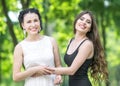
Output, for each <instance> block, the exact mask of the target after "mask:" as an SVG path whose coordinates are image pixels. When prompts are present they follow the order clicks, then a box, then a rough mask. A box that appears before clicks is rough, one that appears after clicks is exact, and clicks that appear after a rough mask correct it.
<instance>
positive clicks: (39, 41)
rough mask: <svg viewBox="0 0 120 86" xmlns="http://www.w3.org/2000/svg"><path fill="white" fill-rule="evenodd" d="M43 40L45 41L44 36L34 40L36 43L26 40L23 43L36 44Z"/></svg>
mask: <svg viewBox="0 0 120 86" xmlns="http://www.w3.org/2000/svg"><path fill="white" fill-rule="evenodd" d="M43 39H45V36H43V37H42V38H41V39H39V40H36V41H28V40H25V39H24V40H23V41H24V42H26V43H37V42H40V41H42V40H43Z"/></svg>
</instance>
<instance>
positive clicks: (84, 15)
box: [81, 13, 92, 20]
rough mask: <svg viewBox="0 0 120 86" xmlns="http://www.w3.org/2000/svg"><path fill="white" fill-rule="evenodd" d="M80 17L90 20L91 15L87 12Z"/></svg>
mask: <svg viewBox="0 0 120 86" xmlns="http://www.w3.org/2000/svg"><path fill="white" fill-rule="evenodd" d="M81 17H84V18H86V19H88V20H92V19H91V16H90V15H89V14H88V13H87V14H83V15H82V16H81Z"/></svg>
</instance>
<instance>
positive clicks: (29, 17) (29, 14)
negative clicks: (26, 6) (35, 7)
mask: <svg viewBox="0 0 120 86" xmlns="http://www.w3.org/2000/svg"><path fill="white" fill-rule="evenodd" d="M32 18H38V15H37V14H36V13H30V12H29V13H27V14H25V15H24V19H32Z"/></svg>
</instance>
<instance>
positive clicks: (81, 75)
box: [69, 74, 88, 79]
mask: <svg viewBox="0 0 120 86" xmlns="http://www.w3.org/2000/svg"><path fill="white" fill-rule="evenodd" d="M69 78H70V79H83V78H88V75H87V74H84V75H83V74H76V75H70V76H69Z"/></svg>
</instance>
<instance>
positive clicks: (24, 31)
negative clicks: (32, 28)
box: [23, 29, 26, 37]
mask: <svg viewBox="0 0 120 86" xmlns="http://www.w3.org/2000/svg"><path fill="white" fill-rule="evenodd" d="M23 33H24V37H26V30H25V29H24V30H23Z"/></svg>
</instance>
